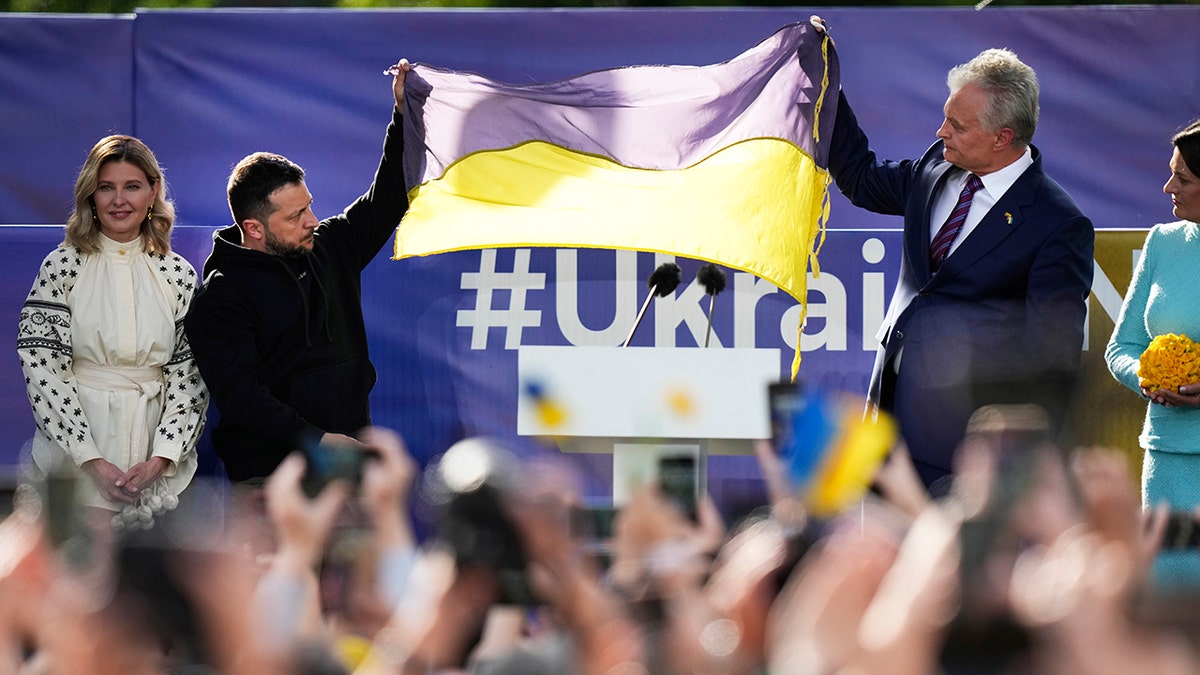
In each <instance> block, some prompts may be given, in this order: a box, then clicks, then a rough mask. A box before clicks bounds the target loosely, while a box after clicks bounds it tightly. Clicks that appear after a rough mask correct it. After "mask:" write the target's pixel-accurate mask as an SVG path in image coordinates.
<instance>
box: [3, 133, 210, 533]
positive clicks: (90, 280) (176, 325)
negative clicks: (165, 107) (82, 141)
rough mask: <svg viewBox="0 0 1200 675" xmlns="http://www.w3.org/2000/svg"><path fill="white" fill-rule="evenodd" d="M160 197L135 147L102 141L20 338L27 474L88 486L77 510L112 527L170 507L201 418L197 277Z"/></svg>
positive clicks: (185, 475)
mask: <svg viewBox="0 0 1200 675" xmlns="http://www.w3.org/2000/svg"><path fill="white" fill-rule="evenodd" d="M166 192H167V185H166V182H165V180H164V179H163V174H162V170H161V168H160V167H159V165H158V160H157V159H156V158H155V157H154V154H153V153H152V152H151V151H150V149H149V148H148V147H146V145H145V144H144V143H142V142H141V141H140V140H138V139H136V138H133V137H130V136H119V135H118V136H108V137H106V138H103V139H101V140H100V141H99V142H98V143H97V144H96V145H95V147H93V148H92V150H91V152H90V153H89V154H88V157H87V160H86V161H85V163H84V165H83V168H82V169H81V170H80V172H79V177H78V178H77V179H76V182H75V208H74V211H73V212H72V213H71V216H70V218H69V219H68V221H67V225H66V238H65V241H63V243H62V244H61V245H60V246H59V247H58V248H57V249H55V250H54V251H53V252H51V253H50V255H48V256H46V259H45V260H44V261H43V262H42V266H41V268H40V269H39V271H38V275H37V279H35V280H34V283H33V289H32V290H31V291H30V292H29V296H28V298H27V299H26V301H25V305H24V307H23V308H22V310H21V318H20V323H19V333H18V335H17V352H18V354H19V355H20V358H21V367H22V369H23V370H24V373H25V383H26V389H27V392H28V394H29V402H30V405H31V406H32V409H33V416H34V418H35V421H36V423H37V432H36V434H35V437H34V441H33V447H32V455H33V460H34V462H35V463H36V464H37V466H38V468H39V469H41V470H42V471H43V472H45V473H47V474H50V473H52V472H56V471H62V470H64V469H66V470H70V469H71V467H77V468H78V469H79V470H81V471H82V472H83V473H84V474H86V475H87V476H88V478H89V479H90V480H84V481H80V483H81V484H82V485H83V486H84V495H85V500H86V502H87V503H88V504H90V505H92V506H96V507H101V508H105V509H108V510H110V511H113V512H115V514H114V517H113V520H112V523H113V525H114V526H115V527H116V528H117V529H122V528H125V529H142V528H147V527H149V526H150V525H152V524H153V522H154V518H155V516H156V515H161V514H163V513H165V512H167V511H170V510H171V509H173V508H175V506H176V505H177V504H178V496H179V494H180V492H181V491H182V490H183V489H184V488H185V487H187V485H188V483H189V482H191V480H192V476H193V475H194V474H195V472H196V465H197V461H196V441H197V440H198V439H199V437H200V434H201V432H202V431H203V429H204V419H205V413H206V410H207V406H208V391H207V389H206V388H205V386H204V382H203V381H202V380H201V378H200V373H199V371H198V370H197V369H196V364H195V362H194V361H193V359H192V354H191V349H190V348H189V347H188V343H187V338H186V336H185V335H184V331H183V318H184V316H185V315H186V314H187V309H188V305H189V303H190V302H191V299H192V295H193V293H194V291H195V288H196V272H195V270H194V269H193V268H192V266H191V265H190V264H189V263H188V262H187V261H186V260H184V259H183V258H182V257H181V256H179V255H178V254H175V253H172V252H171V241H170V237H171V228H172V226H173V225H174V222H175V210H174V207H173V205H172V204H171V202H170V201H168V200H167V198H166Z"/></svg>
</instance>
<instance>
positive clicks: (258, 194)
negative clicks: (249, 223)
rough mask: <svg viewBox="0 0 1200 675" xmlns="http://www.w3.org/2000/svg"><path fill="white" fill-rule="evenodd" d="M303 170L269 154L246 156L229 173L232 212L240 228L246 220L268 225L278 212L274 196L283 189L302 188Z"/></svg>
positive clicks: (278, 156)
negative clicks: (272, 201)
mask: <svg viewBox="0 0 1200 675" xmlns="http://www.w3.org/2000/svg"><path fill="white" fill-rule="evenodd" d="M303 181H304V169H301V168H300V167H299V166H298V165H297V164H296V163H295V162H293V161H292V160H290V159H288V158H287V157H284V156H283V155H276V154H274V153H270V152H256V153H254V154H252V155H246V157H244V158H243V159H242V161H240V162H238V163H237V166H235V167H233V172H232V173H230V174H229V186H228V193H229V211H230V212H231V213H232V214H233V221H234V222H235V223H236V224H238V225H241V224H242V223H243V222H244V221H245V220H246V219H248V218H254V219H255V220H257V221H259V222H262V223H266V222H267V219H268V218H269V217H270V216H271V214H272V213H274V211H275V207H274V206H273V205H272V204H271V194H272V193H274V192H275V191H276V190H278V189H279V188H281V187H285V186H288V185H299V184H300V183H301V182H303Z"/></svg>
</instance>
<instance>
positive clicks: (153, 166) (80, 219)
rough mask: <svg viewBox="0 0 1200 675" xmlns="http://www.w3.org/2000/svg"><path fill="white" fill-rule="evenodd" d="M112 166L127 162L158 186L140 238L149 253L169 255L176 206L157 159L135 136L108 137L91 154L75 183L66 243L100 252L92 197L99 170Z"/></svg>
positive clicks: (64, 240)
mask: <svg viewBox="0 0 1200 675" xmlns="http://www.w3.org/2000/svg"><path fill="white" fill-rule="evenodd" d="M109 162H126V163H128V164H132V165H134V166H136V167H137V168H139V169H141V170H142V173H144V174H146V180H148V181H149V182H150V185H152V186H157V187H158V190H157V191H156V192H155V195H154V204H153V206H151V207H150V214H149V215H148V217H147V218H146V219H144V220H143V221H142V228H141V236H142V240H143V246H144V247H145V249H146V251H147V252H150V253H159V254H162V255H166V254H168V253H170V252H171V228H172V227H174V225H175V205H174V204H173V203H171V201H170V200H169V199H167V196H166V195H167V181H166V179H165V178H164V177H163V172H162V168H161V167H159V165H158V159H157V158H156V157H155V156H154V153H153V152H151V151H150V148H148V147H146V144H145V143H143V142H141V141H140V140H138V139H136V138H134V137H133V136H122V135H114V136H106V137H104V138H101V139H100V141H99V142H97V143H96V145H95V146H93V147H92V151H91V152H89V153H88V156H87V159H86V160H84V162H83V168H81V169H80V170H79V177H78V178H76V179H75V208H74V210H73V211H71V216H70V217H69V218H67V226H66V237H65V238H64V239H63V243H64V244H66V245H68V246H74V247H75V248H76V249H77V250H79V251H80V252H82V253H95V252H97V251H99V250H100V245H99V244H98V243H97V237H98V236H99V234H100V223H99V222H97V220H96V215H95V206H94V204H93V202H92V195H94V194H95V193H96V185H97V183H99V179H98V176H99V175H100V167H102V166H104V165H105V164H108V163H109Z"/></svg>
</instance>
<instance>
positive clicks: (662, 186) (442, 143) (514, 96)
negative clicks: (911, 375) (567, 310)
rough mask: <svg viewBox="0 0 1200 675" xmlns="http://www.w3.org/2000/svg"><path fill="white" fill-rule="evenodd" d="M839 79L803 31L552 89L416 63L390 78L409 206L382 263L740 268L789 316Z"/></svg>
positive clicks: (799, 287)
mask: <svg viewBox="0 0 1200 675" xmlns="http://www.w3.org/2000/svg"><path fill="white" fill-rule="evenodd" d="M837 76H838V68H837V59H836V54H835V53H834V50H833V46H832V44H831V43H830V42H829V40H828V39H827V38H826V37H825V36H823V35H822V34H819V33H816V32H815V31H813V30H812V28H811V26H809V24H808V23H798V24H793V25H789V26H785V27H783V28H781V29H780V30H779V31H777V32H776V33H775V34H774V35H772V36H770V37H769V38H767V39H766V40H764V41H762V42H761V43H759V44H758V45H757V46H755V47H754V48H752V49H750V50H749V51H747V52H744V53H743V54H741V55H739V56H737V57H735V58H734V59H731V60H729V61H726V62H723V63H719V64H715V65H710V66H635V67H629V68H617V69H611V70H601V71H595V72H591V73H587V74H585V75H581V76H579V77H576V78H571V79H567V80H560V81H556V82H551V83H538V84H529V85H510V84H504V83H499V82H495V81H491V80H488V79H487V78H484V77H481V76H479V75H475V74H470V73H461V72H455V71H449V70H444V69H440V68H435V67H431V66H427V65H424V64H418V65H417V66H415V67H414V69H413V70H412V71H411V72H410V73H408V77H407V78H406V92H405V115H404V120H405V122H404V124H405V153H406V157H405V172H406V179H407V182H408V187H409V196H410V199H411V206H410V208H409V211H408V213H407V214H406V216H405V218H404V220H403V221H402V222H401V224H400V227H399V229H398V231H397V236H396V250H395V258H396V259H402V258H405V257H410V256H423V255H430V254H435V253H443V252H448V251H456V250H463V249H474V248H496V247H526V246H561V247H575V248H611V249H626V250H637V251H652V252H658V253H666V254H672V255H680V256H684V257H689V258H694V259H699V260H707V261H710V262H715V263H718V264H721V265H725V266H727V267H732V268H735V269H739V270H742V271H746V272H750V273H752V274H755V275H757V276H760V277H762V278H764V279H766V280H768V281H770V282H772V283H774V284H775V285H776V286H778V287H779V288H780V289H782V290H784V291H785V292H787V293H789V294H790V295H792V296H793V297H794V298H796V299H797V300H798V301H800V302H801V303H802V304H804V302H805V296H806V290H807V273H808V271H809V269H810V265H811V267H812V270H813V271H814V272H819V267H818V265H817V259H816V252H817V249H818V248H819V234H820V232H821V228H822V226H823V223H824V219H825V217H826V216H827V213H828V185H829V174H828V171H827V168H826V167H827V159H826V158H827V156H828V149H827V147H826V146H825V143H824V142H823V141H822V139H828V138H829V136H830V135H831V132H832V126H833V115H834V111H836V109H837V101H836V96H837V91H838V84H837ZM798 354H799V350H797V355H798ZM797 363H798V362H797Z"/></svg>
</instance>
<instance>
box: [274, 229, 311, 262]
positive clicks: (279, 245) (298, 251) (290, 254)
mask: <svg viewBox="0 0 1200 675" xmlns="http://www.w3.org/2000/svg"><path fill="white" fill-rule="evenodd" d="M264 232H265V233H266V239H265V241H264V242H263V244H264V246H266V249H267V253H270V254H271V255H274V256H279V257H280V258H300V257H302V256H306V255H308V254H309V253H311V251H310V250H309V249H307V248H305V247H304V246H301V245H300V244H285V243H284V242H282V241H280V240H279V238H278V237H276V236H275V235H274V234H272V233H271V231H270V230H267V229H264Z"/></svg>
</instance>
